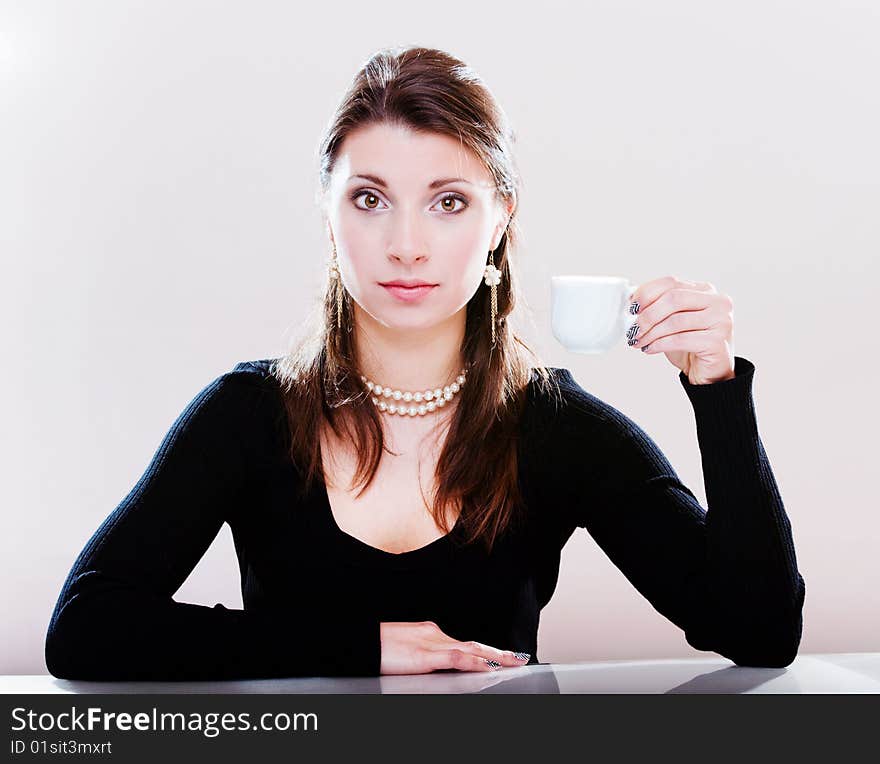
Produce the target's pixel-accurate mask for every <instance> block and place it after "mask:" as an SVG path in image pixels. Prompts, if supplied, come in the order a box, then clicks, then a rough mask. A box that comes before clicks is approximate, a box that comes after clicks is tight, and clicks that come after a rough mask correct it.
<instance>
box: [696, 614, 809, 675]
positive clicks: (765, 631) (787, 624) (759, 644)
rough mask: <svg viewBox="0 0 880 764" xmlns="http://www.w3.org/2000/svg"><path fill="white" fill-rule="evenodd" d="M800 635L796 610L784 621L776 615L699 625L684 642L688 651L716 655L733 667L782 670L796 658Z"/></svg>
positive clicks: (800, 630)
mask: <svg viewBox="0 0 880 764" xmlns="http://www.w3.org/2000/svg"><path fill="white" fill-rule="evenodd" d="M800 601H801V603H802V602H803V599H801V600H800ZM751 615H752V616H754V615H755V611H752V613H751ZM802 633H803V617H802V613H801V609H800V607H797V608H795V609H794V610H791V609H790V610H789V611H788V614H787V615H785V617H782V616H781V614H780V613H779V612H778V611H777V612H776V613H775V614H774V617H772V618H764V619H759V618H755V617H741V618H738V619H736V620H732V619H730V618H726V619H724V620H720V619H716V620H713V621H712V622H710V623H705V622H702V623H701V624H700V627H699V628H694V629H691V630H689V631H687V632H686V639H687V641H688V643H689V644H690V645H691V646H692V647H695V648H696V649H698V650H711V651H712V652H716V653H718V654H719V655H721V656H723V657H725V658H727V659H728V660H731V661H733V663H735V664H736V665H737V666H750V667H754V668H785V667H786V666H790V665H791V664H792V663H793V662H794V660H795V658H797V655H798V650H799V649H800V643H801V635H802Z"/></svg>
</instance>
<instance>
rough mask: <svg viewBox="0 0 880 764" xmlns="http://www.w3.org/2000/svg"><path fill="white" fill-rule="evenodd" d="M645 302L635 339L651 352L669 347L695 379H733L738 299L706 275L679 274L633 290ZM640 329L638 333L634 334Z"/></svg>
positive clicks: (674, 361)
mask: <svg viewBox="0 0 880 764" xmlns="http://www.w3.org/2000/svg"><path fill="white" fill-rule="evenodd" d="M630 302H637V303H639V306H640V307H639V312H638V314H637V315H635V316H633V318H634V321H633V324H638V327H639V328H638V330H635V329H634V328H630V330H629V332H628V338H629V341H630V342H632V340H633V339H635V340H636V344H633V345H631V347H634V348H641V349H642V350H644V351H645V354H646V355H651V354H652V353H664V354H665V355H666V357H667V358H668V359H669V362H670V363H672V364H673V365H674V366H677V367H678V368H679V369H680V370H681V371H683V372H684V373H685V374H686V375H687V378H688V381H689V382H690V383H691V384H692V385H705V384H709V383H712V382H720V381H721V380H724V379H732V378H733V377H734V376H735V375H734V371H733V369H734V353H733V300H731V299H730V297H728V296H727V295H726V294H719V293H718V291H717V290H716V289H715V287H714V286H713V285H712V284H709V283H708V282H706V281H684V280H682V279H679V278H676V277H675V276H664V277H663V278H659V279H654V280H652V281H646V282H645V283H644V284H639V286H638V287H637V288H636V290H635V291H634V292H633V293H632V295H631V296H630ZM634 332H635V334H634Z"/></svg>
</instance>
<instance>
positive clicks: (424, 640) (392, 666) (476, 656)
mask: <svg viewBox="0 0 880 764" xmlns="http://www.w3.org/2000/svg"><path fill="white" fill-rule="evenodd" d="M379 638H380V640H381V643H382V662H381V667H380V669H379V673H380V674H428V673H430V672H431V671H437V670H439V669H457V670H459V671H497V670H499V669H501V668H503V667H504V666H524V665H525V664H526V663H527V662H528V660H529V659H528V656H527V657H526V658H525V660H520V659H519V658H517V657H516V655H515V654H514V653H513V652H512V651H511V650H499V649H498V648H496V647H490V646H489V645H484V644H482V643H480V642H473V641H471V642H460V641H459V640H457V639H453V638H452V637H450V636H449V635H448V634H444V633H443V632H442V631H441V630H440V627H439V626H437V624H436V623H434V622H433V621H419V622H410V621H391V622H384V623H380V624H379ZM520 654H521V655H522V653H520ZM487 660H489V661H495V662H496V663H498V664H499V665H497V666H494V665H492V664H491V663H487Z"/></svg>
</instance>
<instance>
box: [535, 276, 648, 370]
mask: <svg viewBox="0 0 880 764" xmlns="http://www.w3.org/2000/svg"><path fill="white" fill-rule="evenodd" d="M637 287H638V285H637V284H632V283H630V281H629V280H628V279H626V278H623V277H621V276H551V277H550V303H551V320H550V324H551V327H552V330H553V336H554V337H556V339H557V340H559V342H560V343H562V345H564V346H565V347H566V348H567V349H568V350H570V351H572V352H573V353H604V352H606V351H608V350H610V349H611V348H612V347H614V346H615V345H616V344H617V343H618V342H620V341H621V340H622V339H625V338H626V334H627V331H628V330H629V327H630V326H631V325H632V323H633V322H634V321H635V320H636V318H637V317H636V316H635V315H633V314H631V313H630V312H629V306H630V300H629V297H630V295H631V294H632V293H633V292H634V291H635V290H636V288H637Z"/></svg>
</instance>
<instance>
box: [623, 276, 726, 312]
mask: <svg viewBox="0 0 880 764" xmlns="http://www.w3.org/2000/svg"><path fill="white" fill-rule="evenodd" d="M704 285H705V286H708V287H712V285H711V284H709V283H708V282H701V281H688V280H687V279H681V278H679V277H678V276H662V277H661V278H659V279H651V280H650V281H646V282H644V283H643V284H639V286H638V287H637V288H636V290H635V291H634V292H633V293H632V294H630V296H629V301H630V302H637V303H638V304H639V306H640V307H639V315H641V314H642V311H643V310H644V309H645V308H647V307H648V306H649V305H652V304H653V303H654V302H655V301H656V300H658V299H659V298H660V297H661V296H662V295H664V294H665V293H666V292H668V291H669V290H670V289H676V288H678V289H695V290H698V291H704V288H703V286H704ZM712 289H714V287H712Z"/></svg>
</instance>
